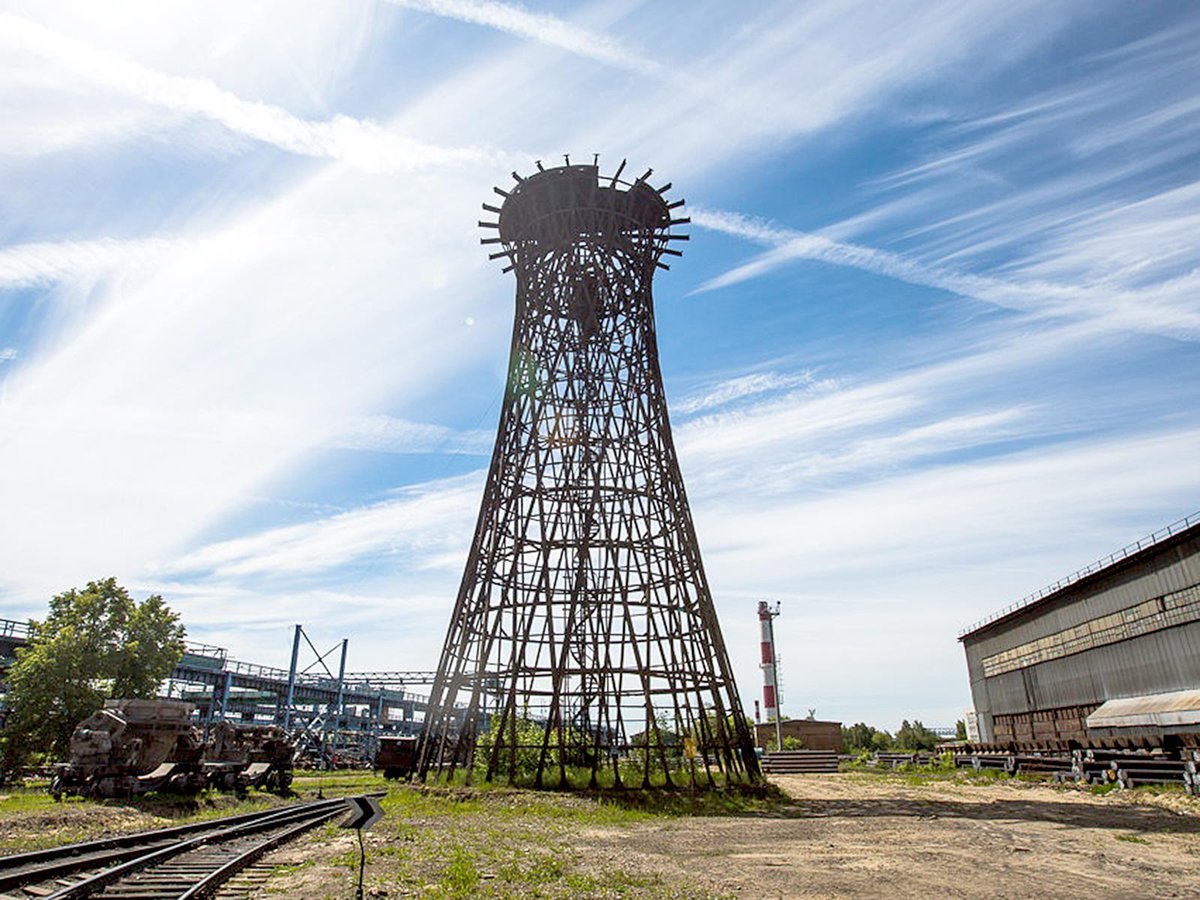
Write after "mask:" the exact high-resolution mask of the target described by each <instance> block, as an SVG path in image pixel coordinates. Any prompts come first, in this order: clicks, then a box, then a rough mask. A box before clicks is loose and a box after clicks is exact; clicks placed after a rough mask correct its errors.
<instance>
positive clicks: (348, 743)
mask: <svg viewBox="0 0 1200 900" xmlns="http://www.w3.org/2000/svg"><path fill="white" fill-rule="evenodd" d="M28 638H29V626H28V624H27V623H25V622H17V621H13V620H10V619H0V682H2V681H3V675H4V672H6V671H7V669H8V667H9V666H10V665H11V664H12V663H13V661H14V659H15V653H16V650H17V649H18V648H20V647H23V646H24V645H25V644H26V642H27V641H28ZM305 646H307V647H308V648H310V649H311V650H312V653H313V655H314V657H315V659H314V660H313V661H311V662H310V663H308V664H307V665H303V666H302V664H301V659H302V654H301V650H302V649H303V648H304V647H305ZM347 648H348V641H346V640H342V641H339V642H338V643H337V644H336V645H334V647H333V648H332V649H331V650H329V651H327V652H326V653H319V652H318V651H317V650H316V648H315V647H314V646H313V644H312V642H311V641H310V640H309V638H308V635H307V634H306V633H305V631H304V629H303V627H302V626H300V625H297V626H296V628H295V632H294V635H293V639H292V656H291V665H290V666H289V668H287V669H280V668H275V667H272V666H264V665H259V664H258V663H249V662H242V661H240V660H235V659H230V658H229V654H228V652H227V651H226V650H225V649H224V648H222V647H214V646H211V645H208V644H198V643H194V642H191V641H189V642H188V644H187V649H186V651H185V653H184V655H183V658H182V659H180V661H179V663H178V665H176V666H175V669H174V670H173V671H172V672H171V675H170V677H169V678H168V679H167V682H166V685H165V694H166V696H168V697H174V698H179V699H184V700H188V701H190V702H191V703H193V704H194V705H195V707H196V716H197V722H198V724H200V725H202V726H203V727H205V728H206V729H207V728H208V727H209V726H210V725H211V724H212V723H213V722H216V721H222V720H230V721H234V722H239V723H244V724H247V725H249V724H258V725H264V724H275V725H282V726H283V727H284V728H285V729H287V730H288V731H289V732H290V733H291V734H292V735H293V737H294V738H295V739H296V741H297V744H298V746H299V749H300V751H301V752H302V753H307V754H309V755H310V756H314V757H318V758H325V759H328V758H330V757H332V756H334V755H336V754H341V755H344V756H347V757H362V758H370V757H371V755H373V752H374V750H375V747H376V746H377V743H378V739H379V737H380V736H381V735H415V734H416V733H417V732H418V731H420V728H421V724H422V722H423V720H424V716H425V709H426V698H424V697H422V696H420V695H417V694H413V693H410V692H409V691H407V690H405V688H406V687H408V686H410V685H416V684H429V683H430V682H431V681H432V680H433V673H432V672H415V671H414V672H379V673H373V672H351V673H348V672H346V653H347ZM335 651H340V653H339V654H338V655H339V659H338V666H337V669H336V671H335V670H334V669H332V668H331V667H330V666H329V665H328V664H327V662H326V660H327V659H328V658H329V657H331V656H332V654H334V653H335ZM2 693H3V686H2V684H0V694H2Z"/></svg>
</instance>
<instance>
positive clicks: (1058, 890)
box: [577, 774, 1200, 898]
mask: <svg viewBox="0 0 1200 900" xmlns="http://www.w3.org/2000/svg"><path fill="white" fill-rule="evenodd" d="M773 780H774V781H776V783H778V784H779V785H780V787H782V788H783V789H784V790H785V791H786V792H787V793H788V794H789V795H790V796H791V797H792V798H793V799H794V800H795V804H794V806H793V807H792V808H785V809H784V810H783V811H782V812H781V814H780V815H779V817H772V818H693V819H672V820H664V821H660V822H656V823H654V824H650V825H646V824H637V825H633V826H631V827H626V828H620V829H595V830H592V831H590V832H588V833H584V834H581V835H580V836H579V841H578V843H577V846H579V847H580V849H581V850H584V852H585V856H587V855H589V854H590V853H592V852H595V853H599V854H602V855H603V856H604V858H605V859H607V860H611V861H612V862H614V863H619V864H620V865H622V866H624V867H626V868H633V869H635V870H639V869H646V870H653V871H657V872H660V873H663V874H664V875H667V876H668V879H669V880H673V879H674V878H679V879H688V880H692V881H695V882H698V883H699V884H701V885H703V886H704V887H705V888H706V889H707V890H709V891H711V892H713V893H715V894H717V895H732V896H738V897H742V896H745V897H866V896H876V897H878V896H894V897H916V896H929V895H934V896H937V895H940V896H944V897H988V898H993V897H1006V898H1022V897H1039V898H1044V897H1105V898H1117V897H1139V898H1142V897H1200V815H1198V813H1200V807H1197V806H1196V804H1195V803H1194V802H1192V801H1191V799H1190V798H1186V797H1181V796H1177V795H1176V796H1170V795H1168V796H1157V797H1156V796H1145V795H1143V796H1140V797H1138V798H1137V799H1136V800H1134V799H1131V795H1129V794H1124V795H1117V794H1107V795H1104V796H1097V795H1094V794H1091V793H1088V792H1086V791H1083V790H1064V789H1056V788H1054V787H1051V786H1048V785H1034V784H1024V783H1017V782H1006V783H998V784H992V785H967V784H958V783H953V782H946V783H931V784H922V785H909V784H906V783H904V782H903V781H902V780H901V779H884V778H879V777H876V776H861V775H853V774H842V775H794V776H777V777H776V778H774V779H773Z"/></svg>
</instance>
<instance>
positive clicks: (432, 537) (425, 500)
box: [168, 472, 483, 580]
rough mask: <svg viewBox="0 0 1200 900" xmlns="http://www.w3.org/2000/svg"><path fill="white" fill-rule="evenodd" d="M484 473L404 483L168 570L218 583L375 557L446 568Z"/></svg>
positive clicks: (461, 540) (460, 554)
mask: <svg viewBox="0 0 1200 900" xmlns="http://www.w3.org/2000/svg"><path fill="white" fill-rule="evenodd" d="M482 474H483V473H481V472H473V473H471V474H470V475H467V476H462V477H460V478H455V479H450V480H448V481H444V482H432V483H429V484H423V485H419V486H417V487H412V488H406V489H403V490H401V491H398V496H397V497H396V498H395V499H391V500H387V501H384V502H382V503H376V504H372V505H371V506H367V507H362V508H359V509H355V510H351V511H349V512H345V513H339V514H337V515H334V516H331V517H328V518H325V519H317V520H314V521H310V522H305V523H303V524H301V525H290V526H286V527H282V528H272V529H268V530H266V531H263V532H260V533H258V534H255V535H251V536H248V537H242V538H236V539H233V540H229V541H222V542H220V543H217V544H211V545H208V546H206V547H203V548H201V549H199V550H197V551H195V552H193V553H189V554H187V555H186V556H184V557H182V558H181V559H179V560H177V561H176V562H174V563H172V564H171V565H170V566H169V567H168V572H171V573H185V572H190V573H204V574H206V575H208V576H209V577H211V578H215V579H217V580H224V579H229V578H238V577H244V576H247V575H258V576H261V575H275V576H280V575H291V574H294V573H300V574H304V573H316V572H329V571H332V570H335V569H338V568H340V567H342V566H345V565H346V564H348V563H351V562H353V561H355V560H360V559H363V558H364V557H368V556H372V555H376V554H403V555H404V556H405V557H406V558H407V559H410V560H411V559H412V558H413V557H414V556H415V557H416V563H415V565H416V566H418V567H429V566H439V565H443V564H445V562H446V561H447V557H451V558H453V560H454V561H455V562H458V563H461V560H462V559H463V558H465V555H466V552H467V549H468V547H467V543H468V538H467V537H466V536H467V535H469V534H470V525H471V521H472V520H473V519H474V515H475V512H476V509H477V504H478V502H479V497H480V495H481V486H482Z"/></svg>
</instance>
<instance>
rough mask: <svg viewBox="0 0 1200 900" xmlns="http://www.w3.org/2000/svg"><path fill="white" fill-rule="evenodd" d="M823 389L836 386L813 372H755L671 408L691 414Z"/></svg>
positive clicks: (714, 386) (709, 389) (729, 380)
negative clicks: (789, 392)
mask: <svg viewBox="0 0 1200 900" xmlns="http://www.w3.org/2000/svg"><path fill="white" fill-rule="evenodd" d="M801 387H803V388H808V389H810V390H823V389H829V388H832V387H834V383H833V382H832V381H829V380H825V381H817V380H816V378H815V377H814V376H813V373H812V372H799V373H796V374H782V373H779V372H755V373H753V374H750V375H739V376H738V377H736V378H729V379H726V380H725V381H722V382H719V383H717V384H714V385H711V386H710V387H708V388H707V389H705V390H704V391H703V392H702V393H695V394H691V395H689V396H686V397H684V398H683V399H682V400H680V401H679V402H677V403H672V404H671V408H672V409H673V410H675V411H676V412H679V413H683V414H684V415H688V414H691V413H697V412H703V411H705V410H708V409H713V408H715V407H718V406H724V405H725V404H727V403H730V402H732V401H734V400H742V399H745V398H746V397H753V396H756V395H760V394H767V393H775V392H777V391H785V390H794V389H796V388H801Z"/></svg>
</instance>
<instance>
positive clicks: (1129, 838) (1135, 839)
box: [1117, 834, 1150, 844]
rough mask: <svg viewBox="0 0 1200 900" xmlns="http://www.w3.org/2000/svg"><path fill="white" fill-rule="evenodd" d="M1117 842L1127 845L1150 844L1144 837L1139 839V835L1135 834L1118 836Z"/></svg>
mask: <svg viewBox="0 0 1200 900" xmlns="http://www.w3.org/2000/svg"><path fill="white" fill-rule="evenodd" d="M1117 840H1118V841H1125V842H1126V843H1129V844H1148V843H1150V842H1149V841H1148V840H1146V839H1145V838H1144V837H1140V836H1139V835H1136V834H1118V835H1117Z"/></svg>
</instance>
